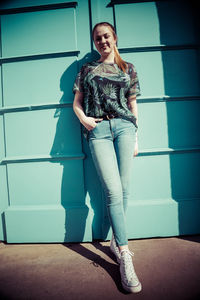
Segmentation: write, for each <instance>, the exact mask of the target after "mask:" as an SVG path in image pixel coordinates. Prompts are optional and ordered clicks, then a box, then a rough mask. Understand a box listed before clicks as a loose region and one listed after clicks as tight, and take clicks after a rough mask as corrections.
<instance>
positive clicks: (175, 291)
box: [0, 235, 200, 300]
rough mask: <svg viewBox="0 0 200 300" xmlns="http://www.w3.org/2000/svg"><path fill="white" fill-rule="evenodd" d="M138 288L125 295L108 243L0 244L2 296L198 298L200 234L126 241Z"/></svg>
mask: <svg viewBox="0 0 200 300" xmlns="http://www.w3.org/2000/svg"><path fill="white" fill-rule="evenodd" d="M129 247H130V249H131V250H132V251H134V253H135V258H134V265H135V269H136V271H137V274H138V277H139V278H140V280H141V282H142V285H143V290H142V292H141V293H139V294H127V293H126V292H124V291H123V289H122V287H121V284H120V275H119V266H118V265H117V263H116V262H115V260H114V257H113V256H112V254H110V251H109V242H94V243H82V244H24V245H23V244H18V245H7V244H4V243H0V295H1V299H2V298H3V299H31V300H32V299H33V300H40V299H43V300H46V299H55V300H57V299H61V300H62V299H70V300H73V299H75V300H79V299H81V300H82V299H84V300H86V299H103V300H107V299H136V300H137V299H141V300H143V299H145V300H151V299H152V300H157V299H159V300H165V299H166V300H168V299H170V300H173V299H176V300H179V299H180V300H185V299H188V300H194V299H200V236H199V235H198V236H184V237H172V238H154V239H141V240H131V241H130V242H129Z"/></svg>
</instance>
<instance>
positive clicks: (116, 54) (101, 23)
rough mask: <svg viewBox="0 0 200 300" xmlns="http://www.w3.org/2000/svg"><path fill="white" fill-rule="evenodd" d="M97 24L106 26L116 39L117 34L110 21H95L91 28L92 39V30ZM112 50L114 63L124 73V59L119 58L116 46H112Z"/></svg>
mask: <svg viewBox="0 0 200 300" xmlns="http://www.w3.org/2000/svg"><path fill="white" fill-rule="evenodd" d="M98 26H107V27H109V28H110V30H111V32H112V34H113V36H114V38H115V39H116V40H117V35H116V32H115V28H114V26H113V25H111V24H110V23H108V22H100V23H97V24H96V25H95V26H94V28H93V30H92V37H93V40H94V32H95V30H96V28H97V27H98ZM114 52H115V62H116V64H117V65H118V67H119V68H120V69H121V70H122V71H123V72H124V73H125V72H126V69H127V64H126V63H125V61H124V60H123V59H122V58H121V56H120V54H119V51H118V49H117V46H115V47H114Z"/></svg>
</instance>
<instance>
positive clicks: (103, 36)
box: [73, 22, 142, 293]
mask: <svg viewBox="0 0 200 300" xmlns="http://www.w3.org/2000/svg"><path fill="white" fill-rule="evenodd" d="M92 34H93V39H94V43H95V46H96V48H97V50H98V52H99V54H100V56H101V57H100V59H99V60H98V61H93V62H90V63H86V64H85V65H83V67H82V68H81V70H80V72H79V74H78V75H77V78H76V81H75V83H74V87H73V91H74V93H75V97H74V103H73V108H74V112H75V113H76V115H77V117H78V118H79V120H80V122H81V123H82V125H83V127H84V128H83V129H84V135H85V137H86V138H87V140H88V143H89V148H90V151H91V154H92V158H93V161H94V164H95V167H96V170H97V173H98V175H99V178H100V180H101V183H102V187H103V190H104V193H105V196H106V205H107V209H108V215H109V219H110V224H111V227H112V231H113V237H112V240H111V245H110V249H111V251H112V252H113V253H114V254H115V256H116V259H117V261H118V263H120V274H121V281H122V285H123V287H124V289H125V290H127V291H128V292H133V293H137V292H140V291H141V289H142V286H141V283H140V281H139V279H138V277H137V275H136V273H135V270H134V266H133V262H132V256H133V253H132V252H130V251H129V249H128V240H127V233H126V228H125V214H126V210H127V203H128V198H129V181H130V174H131V169H132V161H133V155H134V156H136V155H137V154H138V144H137V128H138V120H137V119H138V115H137V103H136V96H137V95H139V93H140V87H139V81H138V77H137V72H136V70H135V67H134V65H133V64H131V63H129V62H125V61H123V60H122V58H121V57H120V55H119V52H118V50H117V46H116V43H117V36H116V33H115V30H114V27H113V26H112V25H111V24H109V23H107V22H103V23H98V24H96V25H95V27H94V29H93V32H92Z"/></svg>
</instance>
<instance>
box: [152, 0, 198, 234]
mask: <svg viewBox="0 0 200 300" xmlns="http://www.w3.org/2000/svg"><path fill="white" fill-rule="evenodd" d="M196 2H197V1H174V2H173V3H171V4H170V6H169V3H168V2H166V1H157V2H156V6H157V12H158V17H159V24H160V43H161V44H163V45H184V44H199V40H198V35H199V30H198V29H199V25H198V24H197V23H196V22H197V20H198V18H197V13H196V12H197V11H198V10H197V3H196ZM168 6H169V7H168ZM184 16H185V18H184ZM183 20H184V21H183ZM182 27H183V28H182ZM194 29H196V32H195V30H194ZM188 40H189V42H188ZM199 59H200V56H199V50H198V48H195V47H194V48H188V49H187V48H186V49H184V47H183V49H179V50H169V51H162V62H163V73H164V86H165V95H168V96H171V97H180V100H183V101H177V100H173V99H172V101H167V102H166V111H167V121H168V142H169V148H172V149H175V150H177V149H183V151H181V152H180V153H174V154H170V158H169V159H170V162H169V163H170V172H171V174H170V175H171V194H172V198H173V199H174V200H175V201H177V203H178V218H179V219H178V222H179V228H178V229H179V234H180V235H185V234H195V233H199V232H200V219H199V209H200V201H199V195H200V185H199V178H200V171H199V170H200V157H199V150H197V151H195V150H192V151H190V152H188V149H192V148H195V147H196V148H197V147H199V145H200V140H199V137H200V136H199V131H200V123H199V108H200V101H199V100H200V88H199V65H200V64H199V63H200V61H199ZM191 96H192V97H193V99H194V100H192V98H190V99H188V98H186V97H191Z"/></svg>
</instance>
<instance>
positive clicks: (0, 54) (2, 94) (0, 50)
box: [0, 17, 10, 206]
mask: <svg viewBox="0 0 200 300" xmlns="http://www.w3.org/2000/svg"><path fill="white" fill-rule="evenodd" d="M1 19H2V18H1V17H0V56H1V57H2V30H1ZM1 97H2V107H4V93H3V66H1ZM2 118H3V138H4V151H5V156H7V149H6V129H5V115H3V116H2ZM5 168H6V184H7V192H8V205H9V206H10V193H9V184H8V166H7V165H6V166H5Z"/></svg>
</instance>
